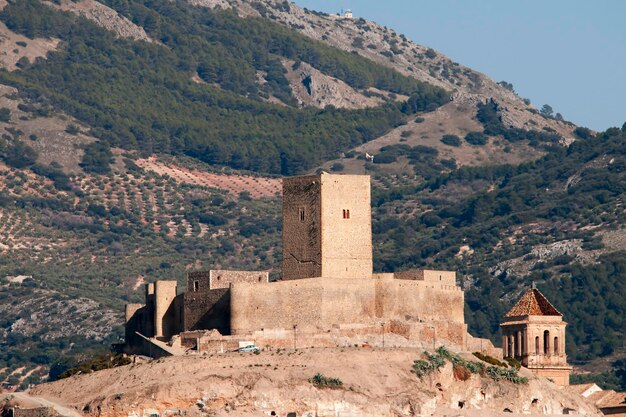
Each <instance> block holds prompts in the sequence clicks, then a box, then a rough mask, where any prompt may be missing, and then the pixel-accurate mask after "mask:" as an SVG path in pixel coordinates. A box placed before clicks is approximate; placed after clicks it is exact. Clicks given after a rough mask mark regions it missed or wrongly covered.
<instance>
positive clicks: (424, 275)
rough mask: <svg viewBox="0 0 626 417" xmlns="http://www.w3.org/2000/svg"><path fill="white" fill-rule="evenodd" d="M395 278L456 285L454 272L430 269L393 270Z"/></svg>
mask: <svg viewBox="0 0 626 417" xmlns="http://www.w3.org/2000/svg"><path fill="white" fill-rule="evenodd" d="M394 277H395V278H396V279H403V280H414V281H424V282H428V283H435V284H441V285H447V286H456V272H454V271H436V270H431V269H410V270H408V271H403V272H394Z"/></svg>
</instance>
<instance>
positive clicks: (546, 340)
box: [543, 330, 550, 355]
mask: <svg viewBox="0 0 626 417" xmlns="http://www.w3.org/2000/svg"><path fill="white" fill-rule="evenodd" d="M543 354H544V355H549V354H550V332H549V331H548V330H546V331H544V332H543Z"/></svg>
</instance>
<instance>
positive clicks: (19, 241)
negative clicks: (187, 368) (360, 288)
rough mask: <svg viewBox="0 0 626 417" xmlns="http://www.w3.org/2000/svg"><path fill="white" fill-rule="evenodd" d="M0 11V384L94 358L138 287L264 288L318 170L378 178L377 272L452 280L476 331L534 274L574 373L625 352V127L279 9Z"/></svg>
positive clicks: (207, 2)
mask: <svg viewBox="0 0 626 417" xmlns="http://www.w3.org/2000/svg"><path fill="white" fill-rule="evenodd" d="M0 8H1V9H2V10H1V12H0V34H2V42H3V45H4V47H5V49H6V50H7V51H11V52H8V53H7V54H6V55H3V56H2V57H0V65H2V67H3V68H4V69H2V70H0V128H1V129H2V138H1V139H0V157H1V159H2V162H1V163H0V171H1V172H2V176H1V178H0V216H1V217H0V312H1V313H0V317H1V319H0V347H1V349H0V382H2V381H5V382H9V381H11V383H12V385H20V384H21V385H23V386H25V385H27V384H28V383H30V382H37V381H38V380H39V379H41V378H45V377H46V375H47V374H48V372H49V370H50V368H51V367H52V368H53V371H54V372H55V373H56V372H59V370H62V369H64V368H65V367H67V366H69V365H70V364H71V363H73V362H75V361H76V360H77V358H78V359H80V358H84V357H87V356H89V355H91V354H92V353H93V352H94V351H99V350H102V349H105V348H106V347H107V345H108V344H109V343H111V342H114V341H116V340H117V338H119V337H120V335H121V331H120V325H121V323H122V315H121V314H120V312H121V311H122V310H121V306H122V305H123V303H125V302H128V301H134V300H139V294H138V292H137V290H138V288H139V286H140V285H141V284H142V283H144V282H147V281H153V280H155V279H163V278H168V279H178V280H180V281H181V282H182V281H183V279H184V274H185V272H186V271H188V270H192V269H199V268H218V267H223V268H250V269H265V270H270V271H271V272H272V276H276V275H277V273H278V269H279V265H280V246H279V245H280V239H279V235H280V231H281V225H280V199H279V196H278V195H277V193H279V192H280V176H282V175H292V174H296V173H302V172H307V171H311V170H315V169H317V168H320V167H322V168H325V169H328V170H332V171H335V172H340V171H343V172H349V173H357V172H358V173H369V174H371V175H372V176H373V183H374V189H373V196H374V199H373V201H374V207H373V210H374V211H373V212H374V213H375V216H374V225H373V226H374V243H375V246H374V255H375V269H376V270H378V271H388V270H392V269H397V270H401V269H405V268H409V267H412V266H429V267H435V268H452V269H457V270H459V276H460V278H461V279H462V283H463V286H464V288H465V290H466V295H467V298H466V299H467V306H468V309H467V318H468V321H469V323H470V327H471V330H472V332H473V333H474V334H478V335H482V336H489V337H492V338H494V340H497V332H498V328H497V324H498V322H499V319H500V317H501V316H502V313H503V312H504V311H505V309H506V307H507V306H509V305H510V303H511V302H512V300H513V299H515V298H516V297H517V296H518V295H519V293H520V292H521V291H522V290H523V289H524V288H526V287H528V286H529V285H530V282H531V281H536V282H537V283H538V284H539V285H540V287H541V289H542V291H544V293H546V295H547V296H548V297H549V298H550V299H551V300H553V301H554V303H555V306H556V307H557V308H558V309H559V310H560V311H562V312H563V313H564V314H565V316H566V320H568V321H569V323H570V327H569V330H570V335H571V336H570V340H571V342H569V341H568V349H569V352H568V353H569V354H570V356H571V357H572V358H573V359H575V360H577V361H578V363H579V364H580V365H584V367H586V368H585V369H591V370H598V371H604V370H607V371H609V370H610V365H607V364H610V363H611V361H613V360H614V359H617V358H618V357H619V356H621V355H624V352H623V346H622V345H621V343H620V340H621V339H622V338H623V337H624V330H623V328H624V323H623V320H624V302H623V301H622V300H621V298H619V297H617V296H616V294H620V293H623V292H624V288H623V282H624V280H623V278H624V277H623V275H624V270H625V268H624V265H623V253H624V251H626V247H625V245H626V243H625V242H624V239H623V235H624V218H625V216H624V212H623V199H624V184H625V181H624V180H625V178H624V171H623V169H624V151H623V149H624V140H625V138H626V136H625V134H624V132H623V130H620V129H609V130H608V131H606V132H603V133H599V134H595V133H594V132H591V131H590V130H588V129H585V128H582V127H577V126H575V125H573V124H571V123H568V122H566V121H563V120H559V119H557V118H555V117H551V116H549V115H547V114H541V113H540V112H538V111H537V110H535V108H534V107H532V105H530V104H529V102H528V101H527V100H524V99H523V98H521V97H518V96H517V95H516V94H515V93H514V92H513V91H512V90H513V89H512V86H511V85H510V84H508V83H496V82H495V81H493V80H490V79H489V78H488V77H486V76H485V75H483V74H480V73H478V72H476V71H474V70H472V69H469V68H466V67H464V66H462V65H460V64H458V63H454V62H452V61H451V60H449V59H448V58H447V57H445V56H444V55H442V54H441V53H439V52H437V51H434V50H432V49H430V48H428V47H424V46H420V45H417V44H415V43H413V42H412V41H410V40H408V39H406V38H405V37H404V36H403V35H400V34H397V33H395V32H394V31H393V30H391V29H389V28H385V27H381V26H379V25H377V24H375V23H374V22H369V21H366V20H364V19H346V18H341V17H337V16H331V15H326V14H323V13H318V12H313V11H309V10H306V9H302V8H299V7H298V6H296V5H294V4H291V3H288V2H281V1H239V0H229V1H226V0H194V1H177V2H172V1H166V0H150V1H148V0H128V1H127V0H102V1H95V0H81V1H69V0H57V1H38V0H19V1H17V0H15V1H9V2H6V1H1V0H0ZM365 153H369V154H371V155H374V161H373V163H372V162H371V161H368V160H367V159H366V158H365ZM597 356H602V357H603V358H604V359H603V360H601V361H592V362H590V363H587V361H590V360H591V359H593V358H595V357H597Z"/></svg>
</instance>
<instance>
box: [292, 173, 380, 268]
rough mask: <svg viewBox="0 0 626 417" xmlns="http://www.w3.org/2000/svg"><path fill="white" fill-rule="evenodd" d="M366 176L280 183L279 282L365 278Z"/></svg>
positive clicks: (368, 248)
mask: <svg viewBox="0 0 626 417" xmlns="http://www.w3.org/2000/svg"><path fill="white" fill-rule="evenodd" d="M370 200H371V193H370V177H369V175H331V174H328V173H325V172H323V173H321V174H319V175H306V176H300V177H292V178H285V179H284V180H283V264H282V271H283V279H285V280H289V279H300V278H314V277H325V278H337V279H339V278H370V277H371V276H372V267H373V265H372V220H371V217H372V216H371V215H372V212H371V205H370Z"/></svg>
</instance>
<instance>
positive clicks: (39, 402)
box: [11, 392, 84, 417]
mask: <svg viewBox="0 0 626 417" xmlns="http://www.w3.org/2000/svg"><path fill="white" fill-rule="evenodd" d="M11 395H12V396H13V397H15V399H16V400H18V401H24V402H27V403H29V404H33V405H34V406H36V407H51V408H53V409H54V411H56V412H57V413H59V414H60V415H62V416H64V417H84V416H83V415H82V414H81V413H79V412H78V411H76V410H73V409H71V408H67V407H65V406H62V405H61V404H58V403H55V402H52V401H50V400H47V399H45V398H42V397H34V396H32V395H30V394H28V393H26V392H14V393H12V394H11Z"/></svg>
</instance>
